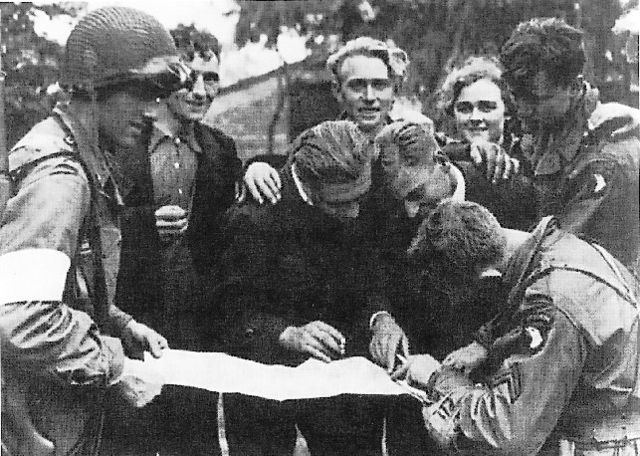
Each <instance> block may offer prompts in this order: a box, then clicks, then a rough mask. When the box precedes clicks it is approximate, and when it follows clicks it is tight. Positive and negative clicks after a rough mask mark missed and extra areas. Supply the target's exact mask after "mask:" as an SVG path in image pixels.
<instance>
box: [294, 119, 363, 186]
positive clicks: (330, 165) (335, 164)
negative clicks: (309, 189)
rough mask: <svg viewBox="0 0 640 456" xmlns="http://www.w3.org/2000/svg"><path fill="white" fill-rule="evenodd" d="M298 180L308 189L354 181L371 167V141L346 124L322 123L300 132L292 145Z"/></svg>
mask: <svg viewBox="0 0 640 456" xmlns="http://www.w3.org/2000/svg"><path fill="white" fill-rule="evenodd" d="M292 147H293V154H294V155H293V163H294V164H295V166H296V173H297V175H298V176H300V179H301V180H302V181H304V182H305V183H308V184H310V185H319V184H342V183H349V182H353V181H355V180H357V179H358V178H359V177H360V176H361V175H362V174H363V172H364V171H365V167H367V166H371V165H370V162H371V156H372V151H373V146H372V144H371V140H370V139H369V138H368V137H367V136H366V135H365V134H364V133H363V132H362V131H361V130H360V129H358V127H357V126H356V125H355V124H354V123H353V122H350V121H346V120H338V121H326V122H322V123H320V124H318V125H316V126H315V127H313V128H310V129H308V130H306V131H304V132H303V133H302V134H301V135H300V136H299V137H298V138H297V139H296V140H295V141H294V143H293V144H292Z"/></svg>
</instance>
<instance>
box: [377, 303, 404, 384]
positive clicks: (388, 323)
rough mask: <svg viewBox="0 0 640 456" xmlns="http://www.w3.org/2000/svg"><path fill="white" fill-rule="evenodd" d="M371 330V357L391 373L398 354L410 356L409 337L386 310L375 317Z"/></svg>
mask: <svg viewBox="0 0 640 456" xmlns="http://www.w3.org/2000/svg"><path fill="white" fill-rule="evenodd" d="M371 331H372V332H373V335H372V337H371V343H370V344H369V352H370V353H371V357H372V358H373V360H374V361H375V362H376V363H378V364H379V365H381V366H382V367H384V368H385V369H387V372H389V373H391V372H392V371H393V367H394V366H395V364H396V355H403V356H405V357H407V356H409V339H408V338H407V335H406V334H405V333H404V331H403V330H402V328H401V327H400V326H399V325H398V323H396V321H395V320H394V319H393V317H392V316H391V315H389V314H388V313H386V312H385V313H380V314H378V315H377V316H376V317H375V320H374V321H373V325H372V326H371Z"/></svg>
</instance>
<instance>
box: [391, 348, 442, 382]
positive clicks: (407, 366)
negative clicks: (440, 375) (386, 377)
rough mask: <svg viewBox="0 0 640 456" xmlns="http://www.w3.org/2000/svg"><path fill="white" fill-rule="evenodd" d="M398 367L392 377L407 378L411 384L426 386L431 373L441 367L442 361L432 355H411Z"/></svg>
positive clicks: (397, 378)
mask: <svg viewBox="0 0 640 456" xmlns="http://www.w3.org/2000/svg"><path fill="white" fill-rule="evenodd" d="M404 361H405V362H403V363H402V365H401V366H400V367H399V368H398V369H396V371H395V372H394V373H393V375H392V376H391V378H392V379H393V380H402V379H404V380H406V381H407V383H408V384H409V385H411V386H418V387H425V386H427V384H428V383H429V379H430V378H431V375H433V373H434V372H435V371H437V370H438V369H439V368H440V363H439V362H438V361H437V360H436V359H435V358H434V357H433V356H431V355H427V354H423V355H411V356H409V357H408V358H407V359H405V360H404Z"/></svg>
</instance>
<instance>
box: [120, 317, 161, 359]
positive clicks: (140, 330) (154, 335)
mask: <svg viewBox="0 0 640 456" xmlns="http://www.w3.org/2000/svg"><path fill="white" fill-rule="evenodd" d="M120 339H121V340H122V346H123V348H124V351H125V353H126V354H127V356H129V357H131V358H134V359H144V352H145V351H148V352H149V353H151V355H152V356H153V357H154V358H160V357H161V356H162V350H164V349H166V348H169V344H168V342H167V339H165V338H164V337H162V336H161V335H160V334H159V333H158V332H156V331H154V330H153V329H151V328H149V327H148V326H147V325H144V324H142V323H138V322H137V321H135V320H131V321H130V322H129V323H128V324H127V326H125V328H124V331H123V332H122V336H121V337H120Z"/></svg>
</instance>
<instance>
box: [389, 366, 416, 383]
mask: <svg viewBox="0 0 640 456" xmlns="http://www.w3.org/2000/svg"><path fill="white" fill-rule="evenodd" d="M410 366H411V363H409V362H406V363H402V364H400V365H399V366H398V368H397V369H396V370H394V371H393V372H392V373H391V379H392V380H402V379H404V378H405V377H406V376H407V372H408V371H409V367H410Z"/></svg>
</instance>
